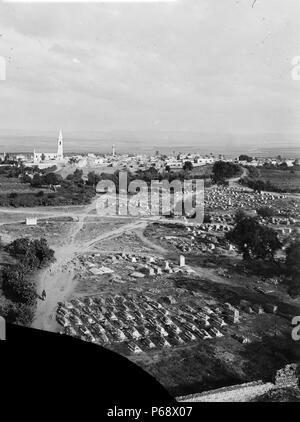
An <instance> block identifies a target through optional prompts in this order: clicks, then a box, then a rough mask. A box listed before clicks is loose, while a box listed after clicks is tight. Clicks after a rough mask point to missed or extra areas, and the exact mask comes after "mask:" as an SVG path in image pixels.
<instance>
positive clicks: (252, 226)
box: [226, 215, 281, 260]
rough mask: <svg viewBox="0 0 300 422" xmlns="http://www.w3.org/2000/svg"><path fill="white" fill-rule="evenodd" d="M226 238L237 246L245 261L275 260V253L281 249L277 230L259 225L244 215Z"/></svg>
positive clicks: (255, 220) (253, 219)
mask: <svg viewBox="0 0 300 422" xmlns="http://www.w3.org/2000/svg"><path fill="white" fill-rule="evenodd" d="M226 238H227V240H229V241H230V242H232V243H234V244H235V245H236V246H237V248H238V250H239V252H240V253H242V254H243V259H245V260H252V259H260V258H261V259H264V260H274V255H275V252H276V251H277V250H278V249H279V248H280V247H281V242H280V241H279V239H278V236H277V233H276V231H275V230H273V229H271V228H269V227H266V226H263V225H261V224H259V222H258V221H257V219H256V218H253V217H248V216H244V217H243V216H242V215H239V217H238V219H237V220H236V225H235V227H234V228H233V229H232V230H231V231H230V232H228V233H227V234H226Z"/></svg>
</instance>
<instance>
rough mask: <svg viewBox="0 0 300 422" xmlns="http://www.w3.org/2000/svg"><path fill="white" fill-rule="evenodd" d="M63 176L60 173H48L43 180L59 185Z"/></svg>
mask: <svg viewBox="0 0 300 422" xmlns="http://www.w3.org/2000/svg"><path fill="white" fill-rule="evenodd" d="M61 180H62V177H61V176H60V175H59V174H55V173H47V174H45V176H43V182H44V183H45V184H46V185H59V184H60V183H61Z"/></svg>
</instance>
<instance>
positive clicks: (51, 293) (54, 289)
mask: <svg viewBox="0 0 300 422" xmlns="http://www.w3.org/2000/svg"><path fill="white" fill-rule="evenodd" d="M96 201H97V198H95V199H94V201H93V202H92V203H91V204H90V205H88V206H86V207H85V209H84V210H83V211H82V210H81V212H80V213H78V214H77V219H78V221H77V222H74V223H71V224H70V233H69V235H68V238H67V239H66V240H65V243H64V246H63V247H56V248H54V251H55V257H56V261H55V262H54V263H53V264H52V265H50V267H48V268H47V269H45V270H42V271H40V272H39V273H38V275H37V291H38V294H41V292H42V291H43V290H45V291H46V295H47V296H46V299H45V301H43V300H41V299H38V304H37V310H36V315H35V319H34V321H33V323H32V327H33V328H38V329H43V330H47V331H56V329H57V323H56V319H55V313H56V307H57V303H58V302H60V301H64V300H66V299H67V298H68V297H70V295H71V294H72V292H73V290H74V288H75V287H76V282H75V281H74V278H75V274H76V266H75V265H76V264H75V261H74V258H76V256H77V255H78V254H82V253H85V252H88V251H89V250H91V249H92V248H93V246H94V245H95V244H96V243H99V242H100V241H101V240H104V239H108V238H111V237H115V236H119V235H120V234H122V233H124V232H126V231H133V230H138V231H139V232H141V231H142V230H144V229H145V228H146V226H147V224H148V220H150V221H152V220H153V219H155V218H153V217H152V218H151V217H149V218H148V219H137V220H136V221H135V222H134V223H132V222H130V223H128V224H126V220H124V225H122V226H121V227H118V228H114V229H112V230H110V231H108V232H105V233H102V234H101V235H98V236H96V237H95V238H94V239H89V240H88V241H82V240H80V236H78V234H79V233H80V231H81V230H82V228H83V226H84V224H85V221H86V218H87V216H90V215H91V214H90V213H91V212H92V211H94V209H95V206H96ZM73 213H74V211H73ZM73 217H74V216H73ZM98 247H99V245H98Z"/></svg>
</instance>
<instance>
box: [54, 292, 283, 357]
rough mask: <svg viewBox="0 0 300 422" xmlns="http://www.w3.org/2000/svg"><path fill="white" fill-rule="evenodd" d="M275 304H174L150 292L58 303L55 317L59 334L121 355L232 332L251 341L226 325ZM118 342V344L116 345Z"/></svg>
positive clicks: (272, 308) (241, 339)
mask: <svg viewBox="0 0 300 422" xmlns="http://www.w3.org/2000/svg"><path fill="white" fill-rule="evenodd" d="M277 310H278V309H277V306H275V305H272V304H267V305H265V306H262V305H259V304H255V303H254V304H253V303H250V302H248V301H246V300H242V301H241V302H240V305H239V306H238V307H237V306H233V305H231V304H230V303H228V302H227V303H224V304H221V303H215V304H210V305H207V302H205V301H200V302H198V303H193V304H192V305H190V304H186V303H182V302H181V303H177V300H176V299H175V297H174V296H172V295H168V296H164V297H159V298H157V297H156V298H154V297H151V296H149V295H144V294H141V295H132V294H131V295H130V294H124V295H115V296H108V297H105V298H103V297H101V298H99V297H88V298H80V299H74V300H72V301H70V302H64V303H60V304H59V306H58V309H57V317H56V318H57V321H58V322H59V324H61V325H62V326H63V327H64V328H63V331H62V332H63V333H64V334H67V335H71V336H75V337H78V338H80V339H82V340H85V341H89V342H92V343H96V344H100V345H103V346H111V347H112V348H114V347H117V349H116V350H117V351H119V352H121V353H125V354H127V355H128V354H129V355H130V354H139V353H142V352H149V351H151V350H153V351H154V350H158V349H163V348H170V347H181V346H184V345H188V344H189V343H193V342H195V341H199V340H211V339H213V338H222V337H224V336H226V335H229V334H231V335H233V338H235V339H236V340H237V341H239V342H240V343H243V344H245V343H248V342H250V341H251V340H250V338H249V337H246V336H245V335H244V334H237V330H233V331H231V330H230V326H232V325H233V324H238V323H240V322H241V319H242V318H243V319H245V318H246V317H247V314H248V313H251V314H255V315H256V316H259V315H263V314H264V313H265V312H267V313H275V312H277ZM120 345H121V348H120Z"/></svg>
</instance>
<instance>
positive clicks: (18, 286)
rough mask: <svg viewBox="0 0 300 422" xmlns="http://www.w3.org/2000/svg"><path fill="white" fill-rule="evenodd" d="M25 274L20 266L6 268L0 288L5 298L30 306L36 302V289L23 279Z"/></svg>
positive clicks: (30, 282)
mask: <svg viewBox="0 0 300 422" xmlns="http://www.w3.org/2000/svg"><path fill="white" fill-rule="evenodd" d="M27 273H28V271H27V268H26V267H24V266H23V265H20V264H18V265H15V266H13V267H6V268H5V269H4V270H3V275H2V276H3V284H2V288H3V292H4V294H5V296H6V297H7V298H9V299H11V300H13V301H14V302H21V303H24V304H26V305H29V306H32V305H34V304H35V302H36V297H37V296H36V287H35V284H34V283H33V282H32V281H30V280H28V279H26V278H25V277H26V274H27Z"/></svg>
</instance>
